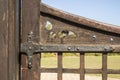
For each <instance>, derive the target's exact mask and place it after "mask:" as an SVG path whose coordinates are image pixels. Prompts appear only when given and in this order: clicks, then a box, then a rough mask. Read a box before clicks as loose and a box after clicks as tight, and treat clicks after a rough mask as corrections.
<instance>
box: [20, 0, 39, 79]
mask: <svg viewBox="0 0 120 80" xmlns="http://www.w3.org/2000/svg"><path fill="white" fill-rule="evenodd" d="M39 19H40V0H22V3H21V28H22V30H21V33H22V35H21V43H24V42H27V38H28V34H29V33H30V32H31V31H32V32H33V34H34V36H35V37H39ZM34 42H36V43H38V42H39V38H38V39H37V38H36V39H35V40H34ZM39 62H40V54H35V55H33V65H32V69H28V60H27V56H26V55H21V74H22V75H21V80H40V66H39V65H40V63H39Z"/></svg>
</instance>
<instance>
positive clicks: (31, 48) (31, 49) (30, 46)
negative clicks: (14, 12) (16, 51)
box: [21, 31, 35, 69]
mask: <svg viewBox="0 0 120 80" xmlns="http://www.w3.org/2000/svg"><path fill="white" fill-rule="evenodd" d="M33 39H34V35H33V32H32V31H31V32H30V33H29V34H28V40H27V42H26V43H24V44H23V45H21V48H22V49H21V50H22V52H25V53H26V55H27V59H28V68H29V69H31V68H32V61H33V60H32V57H33V55H34V53H35V45H34V43H33Z"/></svg>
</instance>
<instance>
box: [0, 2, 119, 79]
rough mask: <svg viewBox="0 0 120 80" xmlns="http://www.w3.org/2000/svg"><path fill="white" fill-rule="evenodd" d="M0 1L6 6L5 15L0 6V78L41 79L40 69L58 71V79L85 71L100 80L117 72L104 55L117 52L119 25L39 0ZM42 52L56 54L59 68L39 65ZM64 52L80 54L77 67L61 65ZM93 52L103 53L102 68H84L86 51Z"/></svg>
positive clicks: (42, 70)
mask: <svg viewBox="0 0 120 80" xmlns="http://www.w3.org/2000/svg"><path fill="white" fill-rule="evenodd" d="M4 1H6V2H7V3H6V2H4ZM0 2H1V3H3V5H7V7H5V14H4V12H3V13H2V11H4V10H3V9H1V8H0V11H1V12H0V13H1V14H0V15H2V17H1V16H0V19H2V20H0V22H3V23H2V24H1V25H2V26H3V27H2V28H1V29H0V33H1V34H0V38H1V40H0V43H1V46H0V51H1V53H0V54H1V55H2V56H0V64H1V65H2V64H3V65H2V67H1V68H2V69H3V70H4V69H5V71H3V70H2V69H1V68H0V72H1V73H0V79H1V80H2V79H4V80H41V73H42V72H50V73H57V74H58V75H57V79H58V80H62V73H77V74H80V80H85V74H102V80H107V75H108V74H120V70H113V69H108V68H107V54H108V53H119V52H120V27H118V26H114V25H109V24H105V23H102V22H98V21H94V20H91V19H87V18H84V17H81V16H76V15H72V14H69V13H66V12H64V11H61V10H57V9H55V8H52V7H50V6H47V5H45V4H42V3H41V1H40V0H16V1H15V0H13V1H7V0H1V1H0ZM1 3H0V4H1ZM15 3H16V4H15ZM3 5H0V7H3ZM7 11H8V12H7ZM6 14H7V18H6ZM8 16H9V17H8ZM7 24H9V26H8V25H7ZM5 26H6V27H5ZM6 30H7V31H6ZM42 52H55V53H57V58H58V67H57V68H42V67H41V53H42ZM64 52H66V53H67V52H70V53H71V52H76V53H79V54H80V67H79V68H78V69H66V68H63V65H62V54H63V53H64ZM93 52H97V53H99V54H102V68H101V69H86V68H85V58H84V57H85V54H86V53H93ZM2 53H5V54H2ZM3 61H5V63H3ZM4 74H5V75H4ZM2 77H3V78H2Z"/></svg>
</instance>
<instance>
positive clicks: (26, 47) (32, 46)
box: [21, 31, 114, 69]
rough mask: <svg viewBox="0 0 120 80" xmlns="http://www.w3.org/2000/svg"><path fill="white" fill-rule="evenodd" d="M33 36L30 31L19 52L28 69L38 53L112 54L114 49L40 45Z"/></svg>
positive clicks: (107, 47) (109, 47)
mask: <svg viewBox="0 0 120 80" xmlns="http://www.w3.org/2000/svg"><path fill="white" fill-rule="evenodd" d="M34 38H35V35H34V33H33V32H32V31H31V32H30V33H29V34H28V40H27V42H26V43H23V44H21V52H24V53H25V54H26V55H27V58H28V68H29V69H31V68H32V57H33V55H34V54H35V53H38V52H112V51H113V50H114V49H113V48H112V47H111V46H109V45H92V46H87V45H64V44H60V45H46V46H45V45H44V46H43V45H40V44H38V43H34Z"/></svg>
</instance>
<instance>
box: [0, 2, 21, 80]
mask: <svg viewBox="0 0 120 80" xmlns="http://www.w3.org/2000/svg"><path fill="white" fill-rule="evenodd" d="M18 3H19V0H0V80H18V79H19V56H18V55H19V17H18V15H19V8H18V6H19V4H18Z"/></svg>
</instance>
